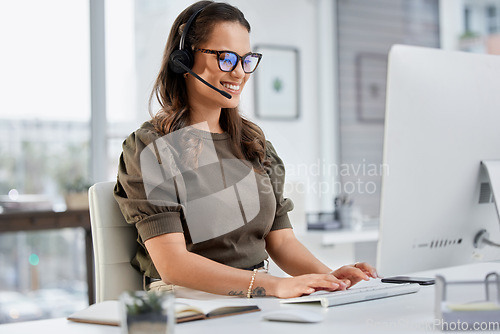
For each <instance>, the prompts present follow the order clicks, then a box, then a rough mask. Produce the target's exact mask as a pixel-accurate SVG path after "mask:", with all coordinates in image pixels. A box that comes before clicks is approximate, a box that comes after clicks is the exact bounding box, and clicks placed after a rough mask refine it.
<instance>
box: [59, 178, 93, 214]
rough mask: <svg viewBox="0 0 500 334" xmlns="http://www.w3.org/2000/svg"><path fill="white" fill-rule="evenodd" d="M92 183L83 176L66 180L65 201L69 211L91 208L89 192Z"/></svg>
mask: <svg viewBox="0 0 500 334" xmlns="http://www.w3.org/2000/svg"><path fill="white" fill-rule="evenodd" d="M90 186H91V185H90V183H89V182H87V181H86V180H85V178H83V177H82V176H77V177H75V178H73V179H69V180H66V182H65V183H64V200H65V202H66V208H67V209H68V210H85V209H88V208H89V197H88V191H89V188H90Z"/></svg>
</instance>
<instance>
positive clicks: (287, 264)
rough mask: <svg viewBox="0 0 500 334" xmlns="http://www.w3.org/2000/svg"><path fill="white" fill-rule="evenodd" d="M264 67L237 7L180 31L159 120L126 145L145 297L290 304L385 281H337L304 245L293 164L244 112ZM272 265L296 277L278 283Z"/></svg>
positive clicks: (160, 91)
mask: <svg viewBox="0 0 500 334" xmlns="http://www.w3.org/2000/svg"><path fill="white" fill-rule="evenodd" d="M261 58H262V55H260V54H258V53H255V52H252V50H251V47H250V24H249V23H248V21H247V20H246V18H245V16H244V15H243V13H242V12H241V11H240V10H239V9H238V8H236V7H234V6H231V5H229V4H226V3H220V2H213V1H199V2H196V3H194V4H193V5H191V6H189V7H188V8H186V9H185V10H184V11H183V12H182V13H180V14H179V16H178V17H177V19H176V20H175V22H174V23H173V25H172V29H171V31H170V35H169V38H168V40H167V44H166V47H165V51H164V54H163V62H162V65H161V69H160V73H159V75H158V77H157V79H156V82H155V85H154V88H153V92H152V94H151V99H150V105H151V100H152V99H153V98H154V97H156V99H157V100H158V102H159V104H160V109H159V111H158V112H157V113H155V114H153V113H152V112H151V116H152V119H151V120H150V121H149V122H146V123H144V124H143V125H142V127H141V128H140V129H138V130H137V131H135V132H134V133H132V134H131V135H130V136H129V137H128V138H127V139H126V140H125V142H124V144H123V153H122V156H121V159H120V165H119V172H118V180H117V184H116V187H115V198H116V200H117V201H118V204H119V205H120V208H121V210H122V213H123V214H124V217H125V219H126V220H127V222H128V223H130V224H134V225H135V226H136V228H137V230H138V233H139V236H140V238H139V239H138V242H139V244H140V245H139V247H138V251H137V253H136V256H135V258H134V259H133V260H132V264H133V265H134V266H135V267H136V268H137V269H138V270H139V271H140V272H141V273H142V274H143V275H144V277H145V282H146V286H145V288H146V289H150V290H175V293H176V295H177V296H184V297H192V296H193V294H196V295H197V296H199V293H200V291H203V292H208V293H212V294H221V295H230V296H241V297H244V296H246V297H248V298H250V297H252V296H265V295H271V296H277V297H281V298H289V297H297V296H300V295H302V294H309V293H312V292H313V291H315V290H332V291H333V290H338V289H345V288H347V287H349V286H351V285H354V284H356V283H357V282H359V281H360V280H368V279H369V278H370V277H376V276H377V275H376V272H375V270H374V268H372V267H371V266H370V265H368V264H366V263H362V264H358V265H348V266H344V267H341V268H340V269H337V270H335V271H333V270H331V269H330V268H329V267H327V266H326V265H324V264H323V263H322V262H320V261H319V260H318V259H316V258H315V257H314V256H313V255H312V254H311V253H310V252H309V251H308V250H307V249H306V248H305V247H304V246H303V245H302V244H301V243H300V242H299V241H298V240H297V238H296V237H295V235H294V234H293V231H292V228H291V227H292V225H291V223H290V220H289V218H288V212H289V211H291V210H292V209H293V203H292V202H291V201H290V200H289V199H286V198H284V197H283V188H284V176H285V174H284V167H283V162H282V161H281V159H280V158H279V156H278V154H277V153H276V151H275V149H274V148H273V146H272V144H271V143H270V142H268V141H266V139H265V136H264V133H263V132H262V130H261V129H260V128H259V127H258V126H257V125H256V124H254V123H253V122H251V121H249V120H247V119H245V118H243V117H242V116H241V115H240V113H239V110H238V106H239V103H240V97H241V93H242V92H243V89H244V88H245V84H246V83H247V81H248V79H249V77H250V75H251V73H252V72H254V71H255V70H256V68H257V66H258V65H259V61H260V59H261ZM269 256H270V257H271V258H272V259H273V260H274V262H275V263H276V264H278V265H279V266H280V267H281V268H282V269H283V270H284V271H285V272H287V273H288V274H290V275H291V276H293V277H291V278H282V277H275V276H272V275H270V274H268V273H267V265H266V263H268V258H269Z"/></svg>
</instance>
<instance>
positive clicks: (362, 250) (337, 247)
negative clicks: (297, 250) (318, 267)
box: [295, 225, 379, 269]
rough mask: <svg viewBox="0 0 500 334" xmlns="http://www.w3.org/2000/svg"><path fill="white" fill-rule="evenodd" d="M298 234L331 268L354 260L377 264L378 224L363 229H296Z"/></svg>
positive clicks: (308, 247)
mask: <svg viewBox="0 0 500 334" xmlns="http://www.w3.org/2000/svg"><path fill="white" fill-rule="evenodd" d="M295 233H296V236H297V238H298V239H299V240H300V242H302V243H303V244H304V245H305V246H306V247H307V249H309V250H310V251H311V252H312V253H313V254H314V255H315V256H316V257H317V258H319V259H320V260H321V261H322V262H323V263H325V264H326V265H328V266H329V267H330V268H332V269H333V268H338V267H340V266H342V265H344V264H348V263H354V262H368V263H370V264H371V265H375V262H376V254H377V241H378V237H379V231H378V225H368V226H365V227H363V229H361V230H351V229H340V230H334V231H296V232H295Z"/></svg>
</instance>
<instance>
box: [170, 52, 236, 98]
mask: <svg viewBox="0 0 500 334" xmlns="http://www.w3.org/2000/svg"><path fill="white" fill-rule="evenodd" d="M172 62H173V63H175V65H177V66H179V67H181V68H182V69H183V70H185V71H186V72H188V73H189V74H191V75H192V76H193V77H195V78H196V79H198V80H200V81H201V82H203V83H204V84H205V85H207V86H208V87H210V88H212V89H213V90H215V91H216V92H218V93H220V94H221V95H222V96H224V97H225V98H228V99H231V98H232V96H231V94H229V93H227V92H225V91H223V90H220V89H218V88H216V87H214V86H213V85H211V84H209V83H208V82H207V81H205V80H204V79H203V78H202V77H200V76H199V75H198V74H196V73H194V72H193V71H191V69H190V68H189V67H187V66H186V65H184V64H183V63H182V61H181V60H179V59H173V60H172Z"/></svg>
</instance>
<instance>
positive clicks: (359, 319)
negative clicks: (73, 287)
mask: <svg viewBox="0 0 500 334" xmlns="http://www.w3.org/2000/svg"><path fill="white" fill-rule="evenodd" d="M491 271H497V272H500V263H481V264H474V265H467V266H460V267H454V268H447V269H440V270H433V271H428V272H421V273H417V274H418V275H426V276H434V275H435V274H441V275H444V276H445V277H446V278H447V279H449V280H459V279H460V280H461V279H483V278H484V276H485V274H486V273H489V272H491ZM252 302H255V303H257V304H258V305H259V306H260V307H261V309H262V312H256V313H249V314H244V315H238V316H233V317H226V318H219V319H212V320H201V321H194V322H189V323H183V324H180V325H177V327H176V328H175V332H176V334H201V333H217V334H219V333H228V334H229V333H230V334H234V333H238V334H256V333H258V334H263V333H272V334H277V333H287V334H295V333H297V334H298V333H311V334H313V333H314V334H321V333H325V334H326V333H346V334H357V333H429V332H440V331H439V328H438V327H437V326H436V325H435V320H434V286H423V287H422V288H421V290H420V291H419V292H418V293H416V294H411V295H404V296H397V297H392V298H386V299H379V300H373V301H367V302H363V303H356V304H350V305H342V306H336V307H330V308H328V309H323V308H321V306H319V305H297V304H296V305H280V304H279V301H278V300H277V299H274V298H264V299H258V298H256V299H253V300H252ZM276 308H308V309H314V310H317V311H318V312H323V313H325V316H326V319H325V321H323V322H321V323H316V324H301V323H286V322H269V321H264V320H261V316H262V313H264V312H266V311H269V310H273V309H276ZM40 331H43V332H44V333H45V332H47V333H51V334H58V333H61V334H63V333H64V334H87V333H93V334H119V333H120V328H119V327H111V326H99V325H88V324H79V323H72V322H70V321H67V320H66V319H53V320H42V321H33V322H26V323H19V324H8V325H0V333H2V334H11V333H12V334H32V333H37V332H40ZM467 333H473V332H467Z"/></svg>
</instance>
